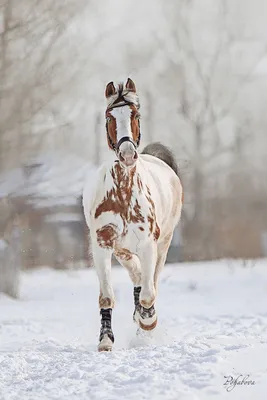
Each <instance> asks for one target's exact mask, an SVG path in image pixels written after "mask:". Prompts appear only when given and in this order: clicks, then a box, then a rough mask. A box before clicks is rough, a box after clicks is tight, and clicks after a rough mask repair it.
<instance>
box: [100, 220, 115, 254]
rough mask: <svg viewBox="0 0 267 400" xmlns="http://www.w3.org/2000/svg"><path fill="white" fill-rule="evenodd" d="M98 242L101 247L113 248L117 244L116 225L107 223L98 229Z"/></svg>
mask: <svg viewBox="0 0 267 400" xmlns="http://www.w3.org/2000/svg"><path fill="white" fill-rule="evenodd" d="M96 236H97V243H98V244H99V246H100V247H103V248H109V249H112V248H113V247H114V245H115V242H116V239H117V237H118V233H117V230H116V225H114V224H107V225H104V226H102V228H100V229H97V231H96Z"/></svg>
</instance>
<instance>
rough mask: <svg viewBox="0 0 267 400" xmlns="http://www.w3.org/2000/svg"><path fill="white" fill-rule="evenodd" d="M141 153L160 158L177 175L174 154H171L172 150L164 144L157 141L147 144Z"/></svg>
mask: <svg viewBox="0 0 267 400" xmlns="http://www.w3.org/2000/svg"><path fill="white" fill-rule="evenodd" d="M141 154H150V155H151V156H154V157H157V158H159V159H160V160H162V161H164V162H165V163H166V164H168V165H169V167H171V168H172V169H173V170H174V172H175V173H176V175H177V176H179V175H178V166H177V164H176V161H175V158H174V155H173V153H172V151H171V150H170V149H169V148H168V147H166V146H164V145H163V144H161V143H159V142H155V143H151V144H148V145H147V146H146V147H145V148H144V150H143V151H142V153H141Z"/></svg>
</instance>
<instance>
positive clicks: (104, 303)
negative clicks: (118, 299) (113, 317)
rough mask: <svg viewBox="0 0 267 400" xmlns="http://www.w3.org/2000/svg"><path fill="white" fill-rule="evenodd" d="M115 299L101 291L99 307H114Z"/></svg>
mask: <svg viewBox="0 0 267 400" xmlns="http://www.w3.org/2000/svg"><path fill="white" fill-rule="evenodd" d="M113 307H114V301H113V300H111V299H110V298H109V297H103V294H102V293H100V295H99V308H113Z"/></svg>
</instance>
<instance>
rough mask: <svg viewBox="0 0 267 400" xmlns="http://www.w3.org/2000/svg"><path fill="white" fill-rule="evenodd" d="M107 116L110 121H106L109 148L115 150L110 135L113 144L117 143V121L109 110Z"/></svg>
mask: <svg viewBox="0 0 267 400" xmlns="http://www.w3.org/2000/svg"><path fill="white" fill-rule="evenodd" d="M106 118H108V121H107V122H106V132H107V142H108V145H109V148H110V149H111V150H113V148H112V146H111V143H110V141H109V139H108V137H110V139H111V141H112V143H113V144H116V143H117V122H116V119H115V118H114V117H113V115H112V114H111V113H110V112H109V111H106Z"/></svg>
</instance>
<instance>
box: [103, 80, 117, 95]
mask: <svg viewBox="0 0 267 400" xmlns="http://www.w3.org/2000/svg"><path fill="white" fill-rule="evenodd" d="M115 93H116V88H115V86H114V83H113V82H109V83H108V84H107V86H106V91H105V96H106V98H107V99H108V98H109V97H110V96H113V95H114V94H115Z"/></svg>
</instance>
